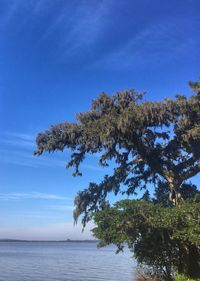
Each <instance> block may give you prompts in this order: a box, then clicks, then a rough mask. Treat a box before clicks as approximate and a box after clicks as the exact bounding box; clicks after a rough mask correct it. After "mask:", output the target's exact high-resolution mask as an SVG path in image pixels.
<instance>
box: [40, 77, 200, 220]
mask: <svg viewBox="0 0 200 281" xmlns="http://www.w3.org/2000/svg"><path fill="white" fill-rule="evenodd" d="M190 86H191V88H192V89H193V91H194V92H195V94H194V95H193V96H191V97H190V98H186V97H184V96H180V95H179V96H176V98H175V99H173V100H172V99H166V100H164V101H162V102H147V101H144V102H142V98H143V94H142V93H137V92H136V91H134V90H131V91H122V92H119V93H116V94H115V95H113V96H108V95H107V94H105V93H102V94H101V95H100V96H99V98H98V99H96V100H94V101H93V102H92V108H91V110H89V111H88V112H85V113H79V114H78V115H77V122H75V123H68V122H65V123H61V124H58V125H55V126H52V127H51V128H50V129H49V130H47V131H45V132H43V133H40V134H38V136H37V139H36V142H37V150H36V151H35V154H36V155H40V154H42V153H43V152H45V151H47V152H54V151H57V150H61V151H63V150H64V149H65V148H70V149H71V150H72V154H71V159H70V161H69V162H68V164H67V167H68V168H69V167H74V168H75V170H74V174H73V175H74V176H76V175H81V173H80V171H79V165H80V163H81V162H82V161H83V160H84V157H85V155H86V154H87V153H97V152H101V153H102V154H101V156H100V159H99V164H100V165H102V166H107V165H108V161H109V160H111V159H112V160H114V161H115V163H116V168H115V169H114V172H113V175H105V177H104V179H103V180H102V182H101V183H100V184H96V183H90V184H89V186H88V188H86V189H85V190H83V191H80V192H79V193H78V195H77V197H76V199H75V205H76V210H75V213H74V216H75V219H77V217H78V216H79V215H80V214H83V223H84V224H85V223H86V222H87V220H88V219H90V215H91V214H92V212H93V211H96V210H98V209H99V208H100V209H101V208H102V206H104V204H105V200H106V196H107V194H108V193H109V192H114V194H118V193H123V194H126V195H131V194H134V193H135V190H136V189H137V188H138V187H140V188H146V187H147V184H148V183H150V184H156V183H157V182H158V181H165V182H167V184H168V186H169V190H170V194H171V197H172V198H171V199H172V200H173V202H174V204H177V199H178V197H179V196H177V195H179V192H177V190H178V188H179V187H180V186H181V185H182V184H183V183H184V182H185V181H186V180H188V179H190V178H191V177H193V176H195V175H196V174H198V173H199V171H200V82H195V83H192V82H190ZM121 184H123V186H127V189H126V190H125V191H121V189H120V186H121ZM173 195H174V197H173Z"/></svg>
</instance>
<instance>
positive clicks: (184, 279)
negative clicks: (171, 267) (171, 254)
mask: <svg viewBox="0 0 200 281" xmlns="http://www.w3.org/2000/svg"><path fill="white" fill-rule="evenodd" d="M175 281H195V280H194V279H191V278H188V277H186V276H185V275H183V274H177V275H176V277H175Z"/></svg>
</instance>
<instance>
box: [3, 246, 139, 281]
mask: <svg viewBox="0 0 200 281" xmlns="http://www.w3.org/2000/svg"><path fill="white" fill-rule="evenodd" d="M115 250H116V248H115V247H113V246H109V247H106V248H102V249H97V247H96V243H88V242H82V243H75V242H0V281H93V280H94V281H104V280H105V281H134V280H136V279H135V277H134V276H135V273H134V268H135V264H134V261H133V259H131V253H130V252H128V251H127V252H125V253H120V254H118V255H116V254H115Z"/></svg>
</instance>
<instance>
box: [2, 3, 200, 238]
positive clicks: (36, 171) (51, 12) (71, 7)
mask: <svg viewBox="0 0 200 281" xmlns="http://www.w3.org/2000/svg"><path fill="white" fill-rule="evenodd" d="M199 11H200V1H199V0H184V1H183V0H180V1H179V0H164V1H160V0H134V1H133V0H104V1H102V0H86V1H83V0H77V1H76V0H73V1H70V0H53V1H52V0H0V212H1V216H0V238H21V239H67V238H76V239H77V238H79V239H84V238H88V237H90V234H89V230H87V231H85V233H84V234H83V235H82V234H81V231H80V228H81V227H80V226H78V227H75V228H74V227H73V222H72V221H73V220H72V210H73V198H74V196H75V194H76V192H77V191H78V190H80V189H83V188H85V187H87V183H88V182H89V181H100V179H101V178H103V175H104V173H105V171H104V169H102V168H99V167H98V165H97V164H96V163H97V158H96V157H95V156H93V157H89V158H88V159H86V161H85V162H84V164H83V165H82V172H83V176H82V177H77V178H73V177H72V175H71V174H72V171H70V170H69V171H67V170H66V169H65V163H66V161H67V159H69V151H65V152H64V153H63V154H61V153H60V154H51V155H44V156H42V157H39V158H37V157H34V156H33V151H34V148H35V143H34V140H35V137H36V135H37V133H38V132H40V131H43V130H45V129H47V128H49V126H50V125H53V124H56V123H59V122H63V121H66V120H67V121H73V120H75V114H76V113H77V112H81V111H86V110H88V109H89V107H90V103H91V100H92V99H94V98H96V97H97V96H98V94H99V93H100V92H102V91H105V92H107V93H109V94H112V93H114V92H115V91H118V90H123V89H130V88H135V89H137V90H145V91H147V94H146V99H151V100H156V99H163V98H165V97H173V96H174V95H175V94H177V93H182V94H185V95H187V96H188V95H190V94H191V92H190V89H189V88H188V85H187V82H188V81H189V80H197V79H198V77H199V76H200V69H199V65H200V51H199V50H200V13H199ZM195 181H196V183H198V181H199V180H198V178H196V179H195Z"/></svg>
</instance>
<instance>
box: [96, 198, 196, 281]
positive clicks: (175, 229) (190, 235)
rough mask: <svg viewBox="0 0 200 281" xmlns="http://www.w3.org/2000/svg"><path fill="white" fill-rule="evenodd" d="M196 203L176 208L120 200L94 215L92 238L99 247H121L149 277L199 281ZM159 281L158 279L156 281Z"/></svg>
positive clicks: (119, 248) (187, 203)
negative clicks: (97, 241)
mask: <svg viewBox="0 0 200 281" xmlns="http://www.w3.org/2000/svg"><path fill="white" fill-rule="evenodd" d="M199 212H200V202H199V203H197V202H192V201H190V202H187V201H185V202H183V203H182V204H180V206H179V207H178V208H176V207H174V208H170V207H164V206H162V205H160V204H158V203H157V204H154V203H152V202H147V201H144V200H142V201H139V200H121V201H119V202H117V203H116V204H115V205H114V206H112V207H107V208H104V210H102V211H99V212H97V213H95V215H94V221H95V224H96V225H97V226H96V227H95V228H94V229H93V232H94V235H95V237H97V238H98V239H100V240H101V242H100V246H106V245H108V244H115V245H116V246H117V247H118V251H120V250H123V247H124V243H127V244H128V247H129V249H130V250H131V251H132V252H133V253H134V256H135V258H136V260H137V261H138V263H139V265H142V266H147V269H148V274H149V275H150V276H151V277H154V278H155V277H157V278H162V280H163V279H164V280H168V281H169V280H172V279H173V277H174V275H175V274H176V273H177V272H179V273H184V274H186V276H189V277H191V278H199V277H200V239H199V238H200V225H199V224H200V218H199ZM159 280H160V279H159Z"/></svg>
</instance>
